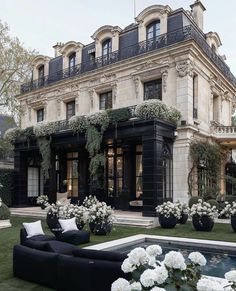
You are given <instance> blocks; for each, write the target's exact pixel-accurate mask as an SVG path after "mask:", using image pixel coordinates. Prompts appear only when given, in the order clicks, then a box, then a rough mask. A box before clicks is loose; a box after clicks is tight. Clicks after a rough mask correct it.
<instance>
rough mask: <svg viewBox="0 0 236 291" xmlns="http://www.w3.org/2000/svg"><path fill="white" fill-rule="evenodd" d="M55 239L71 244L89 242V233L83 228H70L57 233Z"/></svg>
mask: <svg viewBox="0 0 236 291" xmlns="http://www.w3.org/2000/svg"><path fill="white" fill-rule="evenodd" d="M57 239H58V240H59V241H63V242H67V243H70V244H73V245H80V244H85V243H88V242H89V240H90V233H89V232H88V231H85V230H71V231H67V232H64V233H61V234H59V235H58V236H57Z"/></svg>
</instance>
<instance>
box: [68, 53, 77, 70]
mask: <svg viewBox="0 0 236 291" xmlns="http://www.w3.org/2000/svg"><path fill="white" fill-rule="evenodd" d="M75 58H76V53H72V54H71V55H70V56H69V73H70V74H72V73H73V72H74V71H75Z"/></svg>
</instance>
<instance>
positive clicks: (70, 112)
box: [66, 101, 75, 119]
mask: <svg viewBox="0 0 236 291" xmlns="http://www.w3.org/2000/svg"><path fill="white" fill-rule="evenodd" d="M74 115H75V101H71V102H68V103H66V119H70V118H71V117H72V116H74Z"/></svg>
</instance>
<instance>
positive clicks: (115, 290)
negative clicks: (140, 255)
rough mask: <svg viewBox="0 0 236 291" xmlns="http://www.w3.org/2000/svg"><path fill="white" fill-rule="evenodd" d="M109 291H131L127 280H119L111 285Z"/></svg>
mask: <svg viewBox="0 0 236 291" xmlns="http://www.w3.org/2000/svg"><path fill="white" fill-rule="evenodd" d="M111 291H131V286H130V283H129V282H128V281H127V280H125V279H123V278H119V279H117V280H116V281H115V282H113V283H112V285H111Z"/></svg>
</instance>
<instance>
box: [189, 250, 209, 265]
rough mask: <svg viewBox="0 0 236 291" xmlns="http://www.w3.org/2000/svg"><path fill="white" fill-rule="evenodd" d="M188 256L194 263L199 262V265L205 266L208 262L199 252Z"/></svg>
mask: <svg viewBox="0 0 236 291" xmlns="http://www.w3.org/2000/svg"><path fill="white" fill-rule="evenodd" d="M188 258H189V260H190V261H191V262H192V263H194V264H197V265H199V266H205V265H206V263H207V260H206V258H205V257H204V256H203V255H202V254H201V253H199V252H192V253H190V254H189V256H188Z"/></svg>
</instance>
